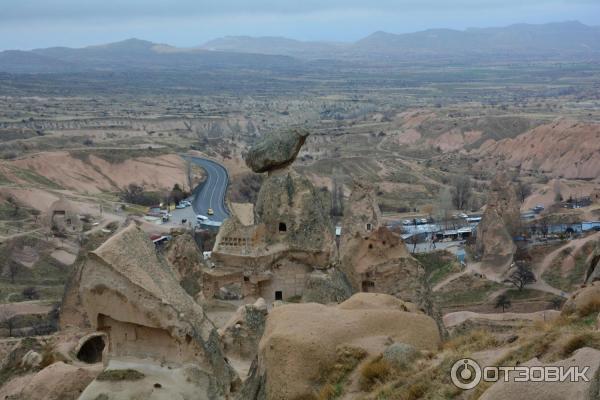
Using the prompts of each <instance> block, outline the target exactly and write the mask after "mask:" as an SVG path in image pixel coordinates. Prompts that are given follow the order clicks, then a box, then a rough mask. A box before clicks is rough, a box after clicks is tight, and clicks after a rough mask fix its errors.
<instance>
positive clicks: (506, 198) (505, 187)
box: [475, 174, 521, 268]
mask: <svg viewBox="0 0 600 400" xmlns="http://www.w3.org/2000/svg"><path fill="white" fill-rule="evenodd" d="M520 221H521V217H520V211H519V201H518V198H517V194H516V192H515V188H514V186H513V185H512V184H511V182H510V180H509V179H508V177H507V176H506V175H504V174H499V175H497V176H496V177H495V178H494V180H493V181H492V183H491V187H490V192H489V194H488V202H487V205H486V209H485V212H484V213H483V217H482V219H481V222H480V223H479V225H478V226H477V239H476V243H475V249H476V252H477V253H478V254H479V256H480V257H481V261H482V262H483V263H485V264H486V265H488V266H491V267H498V268H500V267H504V266H507V265H510V262H511V261H512V257H513V255H514V253H515V251H516V246H515V244H514V242H513V237H514V236H515V235H516V234H517V233H518V229H519V226H520Z"/></svg>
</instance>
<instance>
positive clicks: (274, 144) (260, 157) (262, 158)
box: [245, 129, 309, 173]
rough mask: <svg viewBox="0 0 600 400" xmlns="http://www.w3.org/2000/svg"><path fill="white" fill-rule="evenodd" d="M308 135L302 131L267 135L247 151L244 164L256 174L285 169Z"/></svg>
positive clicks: (294, 130) (294, 157) (295, 130)
mask: <svg viewBox="0 0 600 400" xmlns="http://www.w3.org/2000/svg"><path fill="white" fill-rule="evenodd" d="M308 134H309V133H308V131H306V130H303V129H290V130H287V131H284V132H281V133H279V134H272V135H269V136H267V137H265V138H264V139H263V140H262V141H260V142H259V143H257V144H256V145H255V146H253V147H252V148H251V149H250V150H249V151H248V154H247V155H246V157H245V159H246V164H247V165H248V167H249V168H250V169H251V170H252V171H254V172H258V173H261V172H270V171H273V170H276V169H281V168H285V167H286V166H288V165H290V164H291V163H293V162H294V160H295V159H296V156H297V155H298V152H300V148H301V147H302V145H303V144H304V141H305V140H306V138H307V137H308Z"/></svg>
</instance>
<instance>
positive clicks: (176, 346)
mask: <svg viewBox="0 0 600 400" xmlns="http://www.w3.org/2000/svg"><path fill="white" fill-rule="evenodd" d="M78 273H79V276H78V279H77V284H76V286H77V287H78V295H79V296H78V297H79V301H80V303H81V306H82V309H83V310H84V312H85V314H86V317H87V318H86V319H87V320H88V321H89V323H90V324H91V327H92V329H94V330H99V331H103V332H106V333H107V340H108V343H107V346H108V354H107V357H108V362H109V364H110V363H111V362H112V361H115V360H120V359H123V358H127V359H128V360H131V359H134V360H135V359H141V360H147V362H155V363H162V364H163V365H169V366H172V367H173V368H178V367H181V366H183V365H193V366H195V367H194V368H196V369H198V370H199V371H201V372H202V375H203V376H205V377H206V378H205V379H206V380H208V381H209V382H210V384H209V385H206V386H204V387H198V388H197V390H198V392H199V393H205V396H207V397H209V398H211V399H212V398H223V397H225V396H226V395H227V394H228V393H229V392H230V390H231V387H232V383H234V382H235V381H236V380H237V379H238V378H237V375H236V374H235V373H234V372H233V369H232V368H231V367H230V366H229V364H228V363H227V361H226V360H225V358H224V356H223V354H222V352H221V350H220V346H219V337H218V334H217V331H216V329H215V327H214V325H213V324H212V322H211V321H210V320H209V319H208V318H207V317H206V315H205V313H204V311H203V309H202V307H200V306H199V305H198V304H197V303H196V302H195V301H194V300H193V299H192V298H191V297H190V296H189V295H188V294H187V293H186V292H185V291H184V290H183V288H182V287H181V286H180V285H179V282H178V281H177V279H176V274H175V273H174V272H173V270H172V269H171V268H170V267H169V266H168V265H166V263H164V262H163V261H161V260H160V259H159V258H158V257H157V255H156V251H155V249H154V246H153V245H152V243H151V242H150V241H149V240H148V239H147V237H146V235H145V234H144V232H142V231H141V230H140V229H139V228H138V227H136V226H135V225H134V224H132V225H130V226H129V227H127V228H125V229H124V230H123V231H121V232H119V233H117V234H116V235H114V236H113V237H111V238H110V239H109V240H108V241H107V242H105V243H104V244H103V245H101V246H100V247H99V248H98V249H96V250H95V251H93V252H91V253H90V254H89V255H88V257H87V259H86V260H85V261H84V263H83V265H82V267H81V269H80V271H78ZM181 368H183V367H181ZM186 368H187V367H186ZM203 379H204V378H203Z"/></svg>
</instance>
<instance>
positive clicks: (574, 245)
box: [529, 232, 600, 297]
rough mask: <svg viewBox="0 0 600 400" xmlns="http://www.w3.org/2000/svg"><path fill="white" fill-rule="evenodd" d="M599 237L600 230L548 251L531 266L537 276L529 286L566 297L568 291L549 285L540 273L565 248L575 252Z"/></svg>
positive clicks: (542, 272) (572, 252)
mask: <svg viewBox="0 0 600 400" xmlns="http://www.w3.org/2000/svg"><path fill="white" fill-rule="evenodd" d="M598 239H600V232H598V233H594V234H593V235H590V236H587V237H583V238H579V239H575V240H571V241H570V242H568V243H566V244H565V245H564V246H561V247H559V248H558V249H556V250H554V251H552V252H550V253H548V254H547V255H546V257H544V258H543V259H542V261H541V262H540V263H538V264H537V265H534V266H533V272H534V273H535V276H536V278H537V282H536V283H534V284H532V285H530V286H529V287H530V288H532V289H537V290H542V291H545V292H549V293H553V294H555V295H557V296H561V297H568V293H565V292H563V291H562V290H559V289H557V288H555V287H553V286H551V285H549V284H548V283H547V282H546V281H544V280H543V278H542V275H543V274H544V272H546V270H548V268H549V267H550V266H551V265H552V262H553V261H554V260H555V259H556V257H558V255H559V254H560V253H561V252H562V251H563V250H565V249H567V248H570V249H571V254H576V253H577V252H578V251H579V250H580V249H581V248H582V247H583V246H584V245H585V244H586V243H588V242H589V241H591V240H598Z"/></svg>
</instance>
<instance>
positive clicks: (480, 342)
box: [444, 329, 499, 352]
mask: <svg viewBox="0 0 600 400" xmlns="http://www.w3.org/2000/svg"><path fill="white" fill-rule="evenodd" d="M498 345H499V343H498V340H497V339H496V337H495V336H494V335H492V334H491V333H490V332H489V331H485V330H483V329H478V330H475V331H472V332H469V333H467V334H466V335H460V336H456V337H453V338H452V339H450V340H448V341H447V342H446V343H444V349H446V350H452V351H456V352H474V351H480V350H485V349H488V348H490V347H497V346H498Z"/></svg>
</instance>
